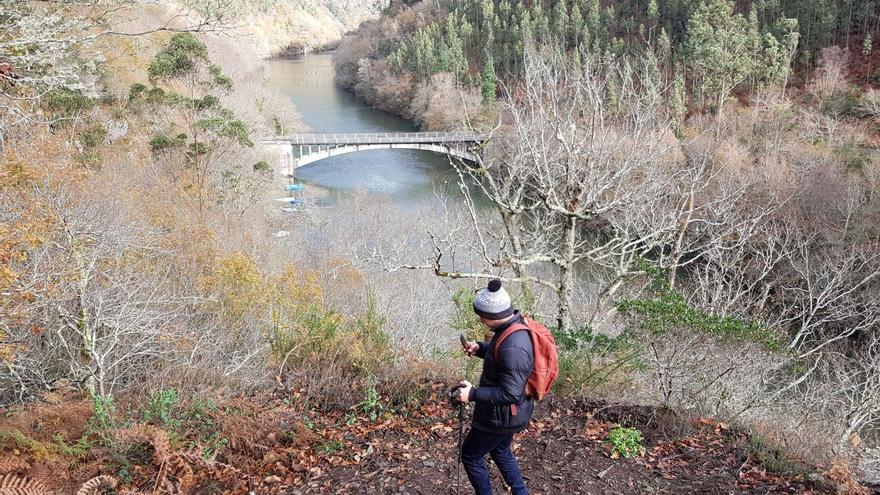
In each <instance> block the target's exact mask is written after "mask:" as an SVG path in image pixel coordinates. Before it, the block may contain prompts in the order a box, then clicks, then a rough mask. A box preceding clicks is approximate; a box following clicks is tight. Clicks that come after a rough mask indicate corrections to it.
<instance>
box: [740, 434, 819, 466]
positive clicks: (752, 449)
mask: <svg viewBox="0 0 880 495" xmlns="http://www.w3.org/2000/svg"><path fill="white" fill-rule="evenodd" d="M747 448H748V451H749V453H750V454H751V455H752V457H754V459H755V460H756V461H757V462H758V464H760V465H761V466H762V467H763V468H764V469H766V470H767V471H769V472H771V473H776V474H780V475H785V476H799V475H804V474H807V473H809V472H810V469H809V468H808V467H807V466H806V465H804V463H802V462H799V461H798V460H797V459H795V458H794V457H792V456H791V455H789V454H787V453H786V452H785V451H783V450H782V449H781V448H779V446H777V445H776V444H774V443H773V442H771V441H770V440H768V439H766V438H764V437H762V436H760V435H755V434H753V435H751V436H749V444H748V446H747Z"/></svg>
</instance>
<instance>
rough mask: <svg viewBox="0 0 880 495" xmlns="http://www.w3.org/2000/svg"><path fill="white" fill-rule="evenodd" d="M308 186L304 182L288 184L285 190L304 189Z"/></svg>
mask: <svg viewBox="0 0 880 495" xmlns="http://www.w3.org/2000/svg"><path fill="white" fill-rule="evenodd" d="M305 187H306V186H305V185H304V184H287V185H286V186H284V190H285V191H302V190H303V189H304V188H305Z"/></svg>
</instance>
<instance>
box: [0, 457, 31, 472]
mask: <svg viewBox="0 0 880 495" xmlns="http://www.w3.org/2000/svg"><path fill="white" fill-rule="evenodd" d="M30 467H31V465H30V464H28V463H27V462H25V461H24V459H20V458H18V457H4V458H2V459H0V474H6V473H20V472H22V471H27V470H28V469H30Z"/></svg>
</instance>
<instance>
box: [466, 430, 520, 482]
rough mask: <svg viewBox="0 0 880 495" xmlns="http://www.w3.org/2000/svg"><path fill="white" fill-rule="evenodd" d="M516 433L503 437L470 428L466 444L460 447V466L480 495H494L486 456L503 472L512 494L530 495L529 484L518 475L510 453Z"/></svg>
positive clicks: (514, 458) (517, 467) (517, 468)
mask: <svg viewBox="0 0 880 495" xmlns="http://www.w3.org/2000/svg"><path fill="white" fill-rule="evenodd" d="M511 440H513V433H511V434H508V435H504V434H497V433H487V432H485V431H480V430H477V429H475V428H471V431H470V432H469V433H468V435H467V438H466V439H465V440H464V444H463V445H462V446H461V463H462V464H464V469H465V471H466V472H467V476H468V479H469V480H470V482H471V485H473V487H474V491H475V492H476V494H477V495H492V485H491V483H490V482H489V467H488V466H487V465H486V454H489V456H490V457H492V460H493V461H495V465H496V466H498V469H499V470H500V471H501V476H503V477H504V481H505V482H507V486H509V487H510V489H511V491H512V493H513V495H528V493H529V492H528V490H526V484H525V482H524V481H523V479H522V474H520V472H519V466H518V465H517V463H516V457H515V456H514V455H513V452H512V451H511V450H510V442H511Z"/></svg>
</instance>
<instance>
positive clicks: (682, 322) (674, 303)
mask: <svg viewBox="0 0 880 495" xmlns="http://www.w3.org/2000/svg"><path fill="white" fill-rule="evenodd" d="M652 270H653V269H652ZM649 273H651V274H653V276H654V280H653V283H652V287H651V294H649V297H645V298H638V299H637V298H633V299H624V300H623V301H621V302H620V303H618V306H617V307H618V309H619V310H620V312H621V313H622V314H623V315H624V316H628V317H630V318H634V319H636V320H637V321H638V323H639V326H640V327H641V329H643V330H647V331H650V332H652V333H654V334H655V335H660V334H663V333H666V332H668V331H670V330H672V329H675V328H682V327H687V328H691V329H694V330H697V331H700V332H703V333H706V334H709V335H712V336H713V337H716V338H718V339H719V340H720V341H722V342H732V343H746V342H752V343H756V344H760V345H762V346H764V348H766V349H767V350H770V351H774V352H779V351H781V350H782V349H783V346H784V335H780V334H778V333H776V332H774V331H773V329H771V328H768V327H766V326H764V325H760V324H758V323H754V322H750V321H746V320H743V319H740V318H734V317H731V316H718V315H714V314H712V313H710V312H708V311H703V310H701V309H698V308H695V307H693V306H691V305H690V304H688V302H687V301H686V300H685V298H684V297H683V296H682V295H681V294H679V293H678V292H675V291H674V290H672V289H670V288H669V285H668V283H667V282H666V277H665V276H664V274H663V273H657V272H656V271H649ZM651 296H653V297H651Z"/></svg>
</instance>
